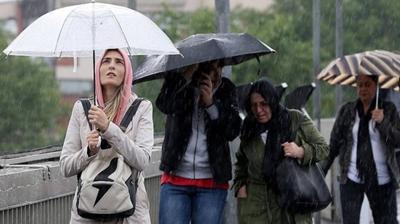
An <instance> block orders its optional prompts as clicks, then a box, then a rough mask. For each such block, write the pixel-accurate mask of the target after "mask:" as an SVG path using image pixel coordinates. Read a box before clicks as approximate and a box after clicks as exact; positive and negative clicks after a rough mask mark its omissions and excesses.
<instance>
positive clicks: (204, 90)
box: [199, 73, 213, 107]
mask: <svg viewBox="0 0 400 224" xmlns="http://www.w3.org/2000/svg"><path fill="white" fill-rule="evenodd" d="M199 89H200V104H201V105H203V106H204V107H209V106H211V105H212V104H213V92H212V91H213V84H212V82H211V79H210V77H209V76H208V75H206V74H204V73H202V75H201V80H200V83H199Z"/></svg>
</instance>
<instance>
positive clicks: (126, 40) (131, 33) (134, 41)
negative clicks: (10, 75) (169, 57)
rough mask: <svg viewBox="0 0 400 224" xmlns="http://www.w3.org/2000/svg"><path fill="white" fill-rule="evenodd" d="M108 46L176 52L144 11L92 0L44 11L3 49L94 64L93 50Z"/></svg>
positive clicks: (144, 52) (8, 52)
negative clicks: (89, 59) (44, 12)
mask: <svg viewBox="0 0 400 224" xmlns="http://www.w3.org/2000/svg"><path fill="white" fill-rule="evenodd" d="M110 48H121V49H125V50H126V51H127V52H128V53H129V54H130V55H164V54H179V51H178V50H177V49H176V48H175V46H174V45H173V43H172V42H171V40H170V39H169V38H168V36H167V35H166V34H165V33H164V32H163V31H162V30H161V29H160V28H159V27H158V26H157V25H156V24H155V23H154V22H153V21H152V20H150V19H149V18H147V17H146V16H144V15H143V14H141V13H139V12H137V11H134V10H132V9H129V8H126V7H122V6H116V5H111V4H103V3H97V2H95V1H92V2H91V3H87V4H80V5H74V6H69V7H64V8H60V9H56V10H54V11H51V12H49V13H47V14H44V15H43V16H41V17H39V18H38V19H37V20H35V21H34V22H33V23H32V24H31V25H29V26H28V27H27V28H26V29H25V30H24V31H22V33H21V34H19V35H18V36H17V37H16V38H15V40H13V41H12V42H11V44H10V45H9V46H8V47H7V48H6V49H5V50H4V51H3V52H4V53H5V54H6V55H18V56H41V57H74V58H75V59H76V57H92V58H93V67H94V60H95V55H96V52H97V53H98V52H99V51H104V50H105V49H110ZM93 77H94V69H93Z"/></svg>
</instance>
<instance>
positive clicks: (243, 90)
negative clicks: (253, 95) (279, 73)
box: [236, 82, 288, 113]
mask: <svg viewBox="0 0 400 224" xmlns="http://www.w3.org/2000/svg"><path fill="white" fill-rule="evenodd" d="M287 86H288V85H287V84H286V82H283V83H281V84H280V85H277V86H275V89H276V91H277V93H278V97H279V99H281V98H282V96H283V93H284V92H285V90H286V88H287ZM250 88H251V83H248V84H244V85H240V86H237V87H236V94H237V97H238V104H239V110H240V111H241V112H243V113H245V112H246V108H245V104H246V100H247V98H248V97H249V92H250Z"/></svg>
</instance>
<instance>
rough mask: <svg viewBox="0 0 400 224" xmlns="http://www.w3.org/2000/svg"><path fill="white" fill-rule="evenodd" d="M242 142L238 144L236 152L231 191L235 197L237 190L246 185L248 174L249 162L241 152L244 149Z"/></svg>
mask: <svg viewBox="0 0 400 224" xmlns="http://www.w3.org/2000/svg"><path fill="white" fill-rule="evenodd" d="M244 145H245V144H243V142H241V143H240V147H239V150H238V151H237V152H236V163H235V171H234V173H235V177H234V179H233V186H232V188H233V190H234V192H235V196H236V195H237V193H238V191H239V189H240V188H241V187H242V186H244V185H246V184H247V178H248V172H247V170H248V169H247V166H248V163H249V160H248V159H247V157H246V154H245V153H244V152H243V148H244Z"/></svg>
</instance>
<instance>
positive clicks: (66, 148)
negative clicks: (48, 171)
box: [60, 101, 95, 177]
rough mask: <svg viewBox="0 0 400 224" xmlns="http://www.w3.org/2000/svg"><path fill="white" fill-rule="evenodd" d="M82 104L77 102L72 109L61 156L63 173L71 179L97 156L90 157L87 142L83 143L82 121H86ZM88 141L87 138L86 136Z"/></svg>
mask: <svg viewBox="0 0 400 224" xmlns="http://www.w3.org/2000/svg"><path fill="white" fill-rule="evenodd" d="M84 116H85V115H84V112H83V107H82V103H81V102H80V101H77V102H76V103H75V104H74V107H73V109H72V114H71V118H70V120H69V124H68V128H67V133H66V135H65V140H64V144H63V147H62V150H61V155H60V168H61V173H62V174H63V175H64V176H65V177H70V176H74V175H77V174H78V173H80V172H81V171H82V170H83V169H84V168H85V167H86V166H87V165H88V164H89V162H90V161H92V160H93V158H94V157H95V156H91V157H89V156H88V149H87V142H82V141H81V135H86V134H87V133H81V130H84V129H83V128H82V127H81V121H86V118H85V117H84ZM85 139H86V136H85Z"/></svg>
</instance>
